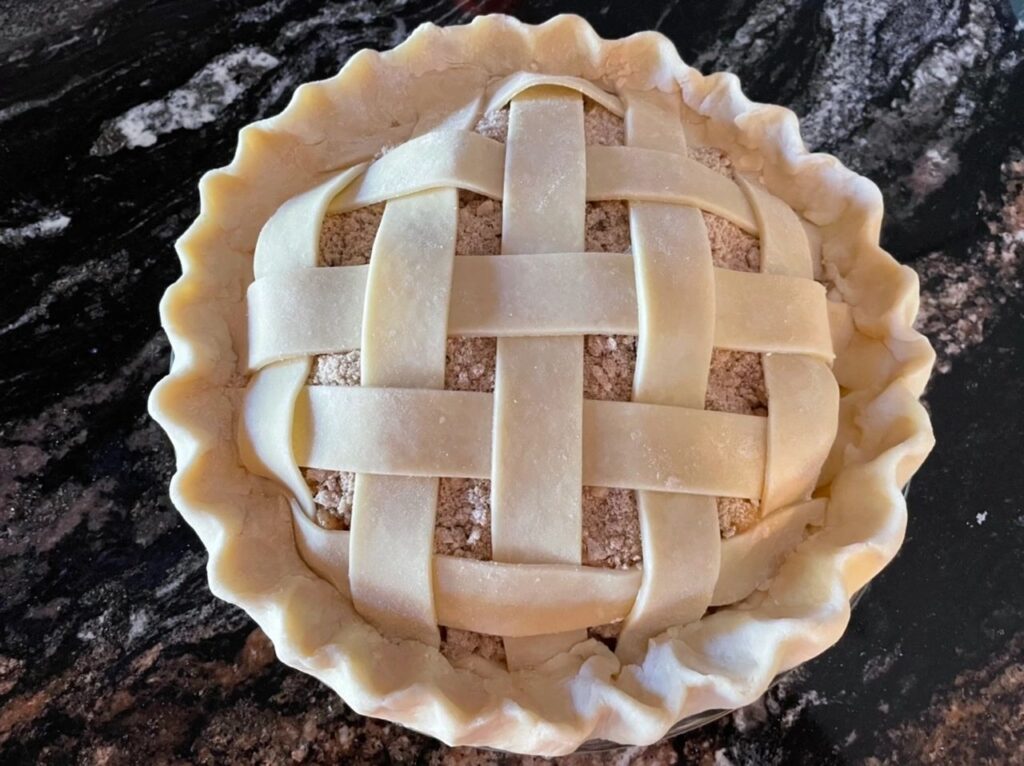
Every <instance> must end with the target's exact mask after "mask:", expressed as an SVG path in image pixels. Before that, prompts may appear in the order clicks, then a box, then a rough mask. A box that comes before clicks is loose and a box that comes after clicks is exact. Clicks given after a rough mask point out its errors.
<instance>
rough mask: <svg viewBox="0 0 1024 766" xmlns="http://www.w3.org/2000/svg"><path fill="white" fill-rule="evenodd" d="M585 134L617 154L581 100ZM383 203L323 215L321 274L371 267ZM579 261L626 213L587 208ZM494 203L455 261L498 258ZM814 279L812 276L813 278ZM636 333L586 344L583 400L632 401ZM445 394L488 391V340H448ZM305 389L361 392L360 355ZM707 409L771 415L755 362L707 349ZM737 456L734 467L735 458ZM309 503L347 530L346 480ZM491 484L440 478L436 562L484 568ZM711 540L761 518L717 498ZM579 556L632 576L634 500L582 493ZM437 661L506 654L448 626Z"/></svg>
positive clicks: (701, 152)
mask: <svg viewBox="0 0 1024 766" xmlns="http://www.w3.org/2000/svg"><path fill="white" fill-rule="evenodd" d="M584 103H585V107H584V130H585V137H586V143H587V145H600V146H622V145H624V144H625V130H624V121H623V120H622V118H620V117H617V116H616V115H614V114H612V113H611V112H610V111H608V110H607V109H605V108H604V107H602V106H600V105H599V104H596V103H595V102H593V101H591V100H590V99H585V102H584ZM508 115H509V109H508V107H505V108H502V109H500V110H496V111H492V112H489V113H487V114H485V115H484V116H483V117H482V118H481V119H480V121H479V122H478V124H477V125H476V127H475V131H476V132H477V133H479V134H481V135H484V136H486V137H488V138H491V139H494V140H497V141H501V142H505V140H506V137H507V134H508V122H509V117H508ZM688 155H689V157H690V158H691V159H693V160H696V161H697V162H699V163H700V164H702V165H704V166H705V167H707V168H709V169H711V170H713V171H715V172H716V173H719V174H721V175H724V176H726V177H727V178H729V179H730V180H734V179H735V176H734V172H733V166H732V163H731V162H730V160H729V158H728V156H727V155H726V154H725V153H724V152H722V151H720V150H718V149H716V148H713V147H707V146H690V147H689V148H688ZM383 211H384V204H383V203H378V204H374V205H370V206H367V207H362V208H359V209H356V210H353V211H351V212H345V213H340V214H329V215H327V216H326V217H325V219H324V223H323V228H322V232H321V236H320V245H319V265H320V266H357V265H363V264H367V263H369V261H370V257H371V251H372V249H373V244H374V239H375V237H376V235H377V230H378V228H379V226H380V223H381V217H382V214H383ZM701 215H702V216H703V219H704V224H705V226H706V229H707V234H708V240H709V243H710V248H711V255H712V260H713V263H714V266H716V267H718V268H721V269H728V270H732V271H740V272H758V271H760V267H761V252H760V247H759V240H758V238H757V237H755V236H752V235H751V234H748V233H746V232H744V231H743V230H742V229H740V228H739V227H738V226H736V225H735V224H733V223H731V222H729V221H727V220H726V219H725V218H723V217H721V216H718V215H715V214H713V213H708V212H703V211H702V213H701ZM585 219H586V251H587V252H595V253H601V252H606V253H630V252H631V239H630V220H629V206H628V204H627V203H625V202H622V201H599V202H588V203H586V216H585ZM501 229H502V203H501V202H499V201H496V200H492V199H490V198H488V197H485V196H482V195H479V194H475V193H473V192H467V191H461V192H460V193H459V213H458V232H457V240H456V248H455V253H456V256H464V257H484V256H495V255H499V254H500V252H501V234H502V231H501ZM816 271H817V269H816ZM636 340H637V339H636V336H633V335H588V336H586V337H585V342H584V368H583V396H584V398H585V399H596V400H611V401H630V400H631V399H632V393H633V379H634V373H635V369H636V363H637V343H636ZM445 362H446V363H445V374H444V378H445V381H444V387H445V389H447V390H452V391H477V392H493V391H494V381H495V363H496V339H495V338H477V337H449V338H448V341H447V352H446V360H445ZM308 383H309V384H310V385H319V386H358V385H359V384H360V352H359V351H358V350H357V351H347V352H343V353H336V354H320V355H317V356H314V357H313V360H312V364H311V366H310V375H309V379H308ZM704 406H705V409H707V410H714V411H718V412H729V413H738V414H744V415H760V416H766V415H767V414H768V408H769V401H768V394H767V391H766V386H765V375H764V370H763V367H762V363H761V354H758V353H751V352H744V351H733V350H728V349H722V348H715V349H714V350H713V353H712V359H711V367H710V373H709V377H708V384H707V393H706V397H705V404H704ZM739 459H740V458H737V460H739ZM301 470H302V474H303V476H304V478H305V480H306V483H307V484H308V485H309V487H310V491H311V492H312V495H313V500H314V503H315V509H316V510H315V521H316V522H317V524H319V525H320V526H321V527H324V528H326V529H331V530H347V529H349V526H350V523H351V512H352V502H353V490H354V486H355V480H354V478H355V477H354V474H352V473H347V472H339V471H325V470H319V469H315V468H302V469H301ZM490 493H491V483H490V481H489V480H487V479H469V478H444V477H442V478H441V479H440V481H439V488H438V504H437V516H436V521H435V528H434V549H435V553H436V554H443V555H447V556H455V557H461V558H470V559H477V560H490V559H491V558H492V550H491V517H490ZM716 502H717V509H718V527H719V534H720V536H721V537H722V538H723V539H728V538H731V537H733V536H734V535H737V534H739V533H742V532H745V531H747V530H749V529H751V528H753V527H754V526H755V525H756V524H757V523H758V521H759V520H760V513H759V504H758V502H757V501H755V500H749V499H745V498H736V497H718V498H716ZM582 520H583V533H582V541H583V545H582V551H581V561H582V563H583V564H584V565H588V566H595V567H607V568H611V569H629V568H633V567H636V566H638V565H640V564H641V563H642V561H643V554H642V545H641V529H640V521H639V516H638V508H637V493H636V492H635V491H634V490H628V489H618V488H611V487H597V486H584V487H583V494H582ZM621 626H622V623H621V622H616V623H611V624H607V625H601V626H595V627H592V628H590V629H589V630H588V635H589V636H590V637H593V638H597V639H598V640H601V641H603V642H605V643H607V644H608V645H609V646H611V647H612V648H613V649H614V646H615V640H616V637H617V636H618V634H619V631H620V629H621ZM441 651H442V652H443V653H444V654H445V655H446V656H447V657H448V658H449V659H450V660H451V661H453V662H457V661H460V660H464V659H465V658H466V657H470V656H474V657H478V658H483V659H485V660H491V661H494V662H497V663H499V664H503V663H504V662H505V648H504V645H503V641H502V639H501V638H500V637H498V636H490V635H484V634H480V633H474V632H471V631H465V630H458V629H455V628H443V627H442V629H441Z"/></svg>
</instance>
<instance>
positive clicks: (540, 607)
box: [293, 500, 825, 636]
mask: <svg viewBox="0 0 1024 766" xmlns="http://www.w3.org/2000/svg"><path fill="white" fill-rule="evenodd" d="M824 511H825V500H811V501H809V502H805V503H799V504H797V505H793V506H791V507H789V508H784V509H782V510H780V511H778V512H777V513H774V514H772V515H771V516H770V517H768V518H766V519H764V520H762V521H761V523H760V524H758V525H757V526H755V527H754V528H752V529H751V530H749V531H748V532H744V533H742V534H739V535H736V536H735V537H731V538H729V539H727V540H723V541H721V546H722V554H721V561H722V565H721V570H720V573H719V577H718V581H717V584H716V585H715V591H714V595H713V596H712V599H711V604H712V606H722V605H725V604H731V603H735V602H736V601H739V600H740V599H743V598H745V597H746V596H748V595H749V594H750V593H752V592H753V591H754V590H755V589H756V588H757V587H759V586H761V585H762V584H763V583H765V582H766V581H767V580H768V579H770V578H771V577H772V576H773V575H774V574H775V572H776V570H777V568H778V565H779V562H780V561H781V560H782V559H783V557H784V555H785V554H786V553H788V552H789V551H790V550H792V549H793V548H795V547H796V546H797V545H798V544H799V543H800V541H801V540H802V539H803V536H804V530H805V529H806V527H807V525H809V524H815V525H820V524H822V523H823V521H824ZM293 517H294V519H295V532H296V535H295V537H296V541H297V543H298V548H299V552H300V553H301V554H302V557H303V559H304V560H305V561H306V563H307V564H309V565H310V567H311V568H312V569H313V571H315V572H316V573H317V574H318V575H320V576H321V577H323V578H324V579H325V580H327V581H328V582H330V583H332V584H333V585H334V586H335V587H336V588H337V589H338V590H339V591H341V592H342V593H345V594H347V593H348V547H349V543H348V540H349V533H348V532H344V531H340V530H327V529H323V528H322V527H320V526H318V525H317V524H315V523H314V522H313V521H311V520H310V519H309V518H307V517H306V516H305V515H304V514H302V513H301V512H298V511H296V512H295V513H294V514H293ZM433 563H434V597H435V601H436V606H437V617H438V622H439V623H440V624H441V625H445V626H447V627H450V628H458V629H461V630H472V631H476V632H477V633H486V634H489V635H502V636H531V635H539V634H543V633H551V632H561V631H567V630H576V629H579V628H586V627H592V626H595V625H604V624H607V623H610V622H615V621H617V620H621V619H622V618H624V617H625V616H626V615H627V614H628V613H629V610H630V608H631V607H632V605H633V601H634V599H635V598H636V594H637V591H638V590H639V588H640V580H641V569H639V568H634V569H606V568H604V567H588V566H579V565H575V564H505V563H499V562H496V561H478V560H476V559H467V558H456V557H453V556H441V555H437V556H434V562H433Z"/></svg>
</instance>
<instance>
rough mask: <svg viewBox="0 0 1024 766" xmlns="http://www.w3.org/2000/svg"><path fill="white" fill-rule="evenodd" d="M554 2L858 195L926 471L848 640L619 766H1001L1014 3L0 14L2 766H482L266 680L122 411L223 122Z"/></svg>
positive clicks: (1011, 475)
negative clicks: (724, 89) (847, 178)
mask: <svg viewBox="0 0 1024 766" xmlns="http://www.w3.org/2000/svg"><path fill="white" fill-rule="evenodd" d="M1014 1H1015V2H1016V0H1014ZM563 10H567V11H568V10H571V11H577V12H582V13H584V14H585V15H586V16H587V17H588V18H589V19H590V20H591V22H592V23H593V24H594V25H595V26H596V28H597V29H598V31H599V32H601V33H602V34H604V35H605V36H618V35H622V34H624V33H628V32H631V31H636V30H642V29H647V28H656V29H660V30H661V31H662V32H664V33H666V34H667V35H669V36H670V37H671V38H672V39H673V40H675V42H676V43H677V44H678V46H679V48H680V50H681V52H682V54H683V56H684V57H685V58H686V59H687V60H689V61H690V62H692V63H693V64H694V65H696V66H698V67H699V68H701V69H702V70H705V71H710V70H715V69H728V70H730V71H733V72H735V73H736V74H738V75H739V76H740V77H741V78H742V80H743V82H744V84H745V87H746V89H747V92H748V93H749V94H750V95H751V96H752V97H753V98H755V99H758V100H763V101H769V102H776V103H781V104H785V105H788V106H790V107H792V108H793V109H794V110H795V111H796V112H797V113H798V114H799V115H800V116H801V119H802V121H803V124H804V134H805V136H806V139H807V141H808V143H809V144H810V145H811V146H812V147H814V148H817V149H821V150H824V151H829V152H832V153H834V154H836V155H837V156H838V157H840V158H841V159H842V160H843V161H844V162H845V163H847V164H848V165H850V166H851V167H853V168H855V169H856V170H858V171H860V172H862V173H865V174H867V175H869V176H871V177H872V178H873V179H874V180H876V181H877V183H878V184H879V185H880V187H881V188H882V191H883V193H884V195H885V199H886V202H887V205H888V217H887V221H886V226H885V230H884V239H883V244H884V245H886V246H887V247H888V248H889V249H890V250H891V251H892V252H893V253H894V254H895V255H896V257H897V258H898V259H899V260H901V261H903V262H904V263H908V264H910V265H911V266H913V267H914V268H916V269H917V270H918V271H919V272H920V274H921V276H922V284H923V287H924V297H923V310H922V317H921V326H922V328H923V329H924V330H925V331H926V332H927V333H928V334H929V335H930V337H931V338H932V339H933V342H934V343H935V344H936V346H937V348H938V350H939V367H938V370H937V372H936V375H935V378H934V380H933V382H932V384H931V388H930V390H929V392H928V395H927V403H928V406H929V408H930V409H931V412H932V413H933V417H934V421H935V430H936V434H937V437H938V446H937V448H936V450H935V452H934V454H933V456H932V457H931V459H930V460H929V461H928V462H927V463H926V465H925V466H924V468H923V470H922V471H921V472H920V474H919V475H918V477H917V478H916V479H915V480H914V482H913V485H912V488H911V493H910V525H909V532H908V536H907V542H906V545H905V547H904V549H903V551H902V552H901V554H900V555H899V557H898V559H897V560H896V561H895V563H894V564H893V565H892V566H891V567H890V568H889V569H888V570H886V571H885V572H884V573H883V574H882V575H881V576H880V577H879V578H878V579H877V580H876V581H875V582H874V584H873V585H872V586H871V588H870V590H869V592H868V594H867V597H866V598H865V599H864V600H863V601H862V602H861V604H860V605H859V606H858V608H857V609H856V611H855V613H854V616H853V621H852V624H851V625H850V629H849V631H848V633H847V635H846V636H845V637H844V638H843V640H842V641H841V643H840V644H839V645H838V646H837V647H835V648H834V649H833V650H832V651H830V652H829V653H827V654H826V655H824V656H823V657H821V658H819V659H817V660H815V661H812V662H810V663H808V664H807V665H806V666H804V667H802V668H800V669H798V670H797V671H796V672H795V673H793V674H792V675H790V676H789V677H788V678H787V680H786V681H785V682H784V683H783V684H782V685H781V686H779V687H778V688H776V689H775V690H773V691H772V692H770V693H769V694H768V695H767V696H766V697H765V698H764V699H763V700H761V701H760V702H758V703H756V704H754V705H752V706H750V707H749V708H746V709H744V710H741V711H738V712H737V713H735V714H733V715H731V716H729V717H727V718H725V719H722V720H721V721H719V722H717V723H715V724H712V725H710V726H708V727H705V728H704V729H702V730H700V731H698V732H695V733H691V734H689V735H685V736H682V737H679V738H677V739H675V740H673V741H672V742H671V743H669V744H665V745H660V746H655V747H652V748H646V749H638V750H633V751H628V752H627V753H625V754H622V753H620V754H618V756H617V757H619V758H622V759H624V760H623V761H620V762H633V761H636V762H642V763H671V762H674V760H675V759H677V758H678V759H679V760H680V761H682V762H693V763H707V764H772V763H815V764H829V763H875V762H883V763H943V764H947V763H950V764H960V763H971V764H975V763H979V764H984V763H990V764H1004V763H1024V584H1022V574H1024V500H1022V497H1024V465H1022V458H1021V452H1022V442H1024V439H1022V436H1024V312H1022V308H1024V299H1022V294H1021V258H1022V256H1024V26H1022V25H1021V24H1020V22H1019V21H1018V19H1017V17H1016V16H1015V11H1014V6H1013V5H1012V4H1011V3H1010V2H1009V0H927V1H923V2H913V3H911V2H903V0H891V1H889V2H884V1H883V0H697V1H694V2H679V1H678V0H676V1H675V2H651V3H640V2H611V1H609V2H513V1H504V2H503V1H501V0H454V1H452V0H434V1H433V2H426V1H425V0H358V1H357V2H345V3H341V2H324V1H323V0H317V1H316V2H314V1H313V0H269V1H267V2H243V1H242V0H231V1H228V0H220V1H218V2H211V1H209V0H177V1H176V2H174V1H171V0H65V1H63V2H62V1H61V0H36V1H33V0H0V295H2V296H3V297H2V299H0V360H2V361H0V383H2V385H0V392H2V394H0V413H2V414H0V519H2V524H0V763H3V764H22V763H26V764H27V763H90V764H92V763H95V764H136V763H146V764H148V763H193V762H195V763H232V762H237V763H280V762H306V763H317V762H334V761H340V762H350V763H359V762H372V763H376V762H381V763H385V762H395V763H435V762H442V761H448V760H452V759H456V758H460V757H461V758H469V757H475V758H478V759H479V760H478V761H477V762H488V760H489V759H490V760H493V761H499V760H502V759H499V758H498V757H497V756H494V755H491V754H486V753H474V752H467V751H462V750H460V751H451V750H448V749H447V748H444V747H443V746H441V745H439V744H438V743H436V742H434V741H431V740H428V739H426V738H424V737H421V736H419V735H415V734H411V733H408V732H405V731H404V730H401V729H399V728H397V727H394V726H391V725H387V724H383V723H380V722H374V721H368V720H366V719H361V718H360V717H358V716H356V715H354V714H353V713H351V711H349V710H347V709H346V707H345V706H344V705H343V704H342V703H341V702H340V700H338V699H337V698H336V697H335V696H334V695H333V694H332V693H331V692H329V691H328V690H327V689H325V688H324V687H322V686H321V685H320V684H319V683H318V682H316V681H314V680H312V679H311V678H308V677H306V676H303V675H301V674H299V673H297V672H295V671H293V670H290V669H288V668H286V667H284V666H283V665H281V664H280V663H277V662H276V661H275V659H274V655H273V649H272V647H271V646H270V645H269V643H268V642H267V640H266V638H265V637H264V636H263V634H262V633H261V632H260V631H259V630H258V629H256V628H255V627H254V625H253V623H252V622H251V621H250V620H249V619H248V618H247V617H246V616H245V614H244V613H242V612H241V611H239V610H238V609H236V608H234V607H231V606H229V605H227V604H224V603H221V602H219V601H217V600H216V599H214V598H213V597H212V596H211V595H210V593H209V590H208V588H207V585H206V574H205V571H204V564H205V560H206V557H205V555H204V551H203V549H202V547H201V546H200V544H199V543H198V541H197V539H196V537H195V535H194V534H193V533H192V532H191V530H189V529H188V528H187V527H186V526H185V524H184V523H183V522H182V521H181V519H180V518H179V517H178V515H177V514H176V512H175V511H174V509H173V508H172V507H171V505H170V503H169V501H168V498H167V492H166V486H167V482H168V479H169V477H170V475H171V472H172V455H171V451H170V447H169V445H168V442H167V440H166V439H165V438H164V436H163V434H162V433H161V432H160V430H159V429H158V427H157V426H156V425H155V424H154V423H153V422H151V421H150V420H149V418H148V417H147V415H146V412H145V399H146V395H147V393H148V391H149V389H150V388H151V387H152V385H153V384H154V383H155V382H156V380H157V379H158V378H159V377H160V376H162V375H163V374H164V373H165V371H166V368H167V357H168V345H167V341H166V339H165V337H164V335H163V333H162V332H161V331H160V328H159V323H158V318H157V313H156V306H157V301H158V300H159V297H160V294H161V292H162V291H163V290H164V288H165V287H166V286H167V285H168V284H169V283H170V282H171V281H172V280H173V279H174V278H175V277H176V276H177V274H178V270H179V267H178V262H177V260H176V258H175V255H174V252H173V249H172V243H173V241H174V239H175V238H176V237H177V236H178V234H180V233H181V232H182V231H183V230H184V228H185V226H186V225H187V223H188V222H189V220H190V219H191V218H193V217H194V216H195V215H196V212H197V193H196V182H197V181H198V178H199V176H200V174H201V173H202V172H203V171H204V170H205V169H208V168H212V167H215V166H219V165H222V164H225V163H226V162H227V161H228V160H229V158H230V156H231V153H232V150H233V147H234V144H235V133H236V131H237V129H238V128H239V127H241V126H242V125H244V124H246V123H248V122H250V121H252V120H254V119H256V118H259V117H263V116H266V115H269V114H273V113H275V112H277V111H279V110H280V109H281V108H282V107H283V106H284V104H285V103H286V101H287V99H288V97H289V95H290V93H291V91H292V90H293V89H294V88H295V86H296V85H298V84H299V83H301V82H303V81H306V80H310V79H315V78H322V77H325V76H328V75H331V74H333V73H334V72H335V71H336V70H337V69H338V68H339V66H340V65H341V64H342V63H343V62H344V61H345V59H346V58H347V57H348V56H349V55H350V54H351V53H353V52H354V51H355V50H357V49H358V48H360V47H364V46H369V47H377V48H380V47H388V46H390V45H393V44H395V43H397V42H399V41H400V40H401V39H403V37H404V36H405V35H406V34H407V32H408V31H409V30H411V29H412V28H413V27H414V26H415V25H416V24H418V23H419V22H421V21H425V20H431V21H434V22H437V23H440V24H451V23H457V22H460V21H463V20H465V19H467V18H468V17H469V16H470V15H472V14H474V13H478V12H485V11H507V12H511V13H515V14H517V15H519V16H520V17H521V18H523V19H525V20H529V21H540V20H542V19H544V18H546V17H548V16H550V15H552V14H554V13H556V12H558V11H563ZM1019 11H1020V3H1019V2H1018V3H1017V12H1019ZM513 760H515V759H506V760H504V761H502V762H512V761H513ZM581 762H586V763H589V762H594V761H593V760H592V759H587V760H582V761H581Z"/></svg>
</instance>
